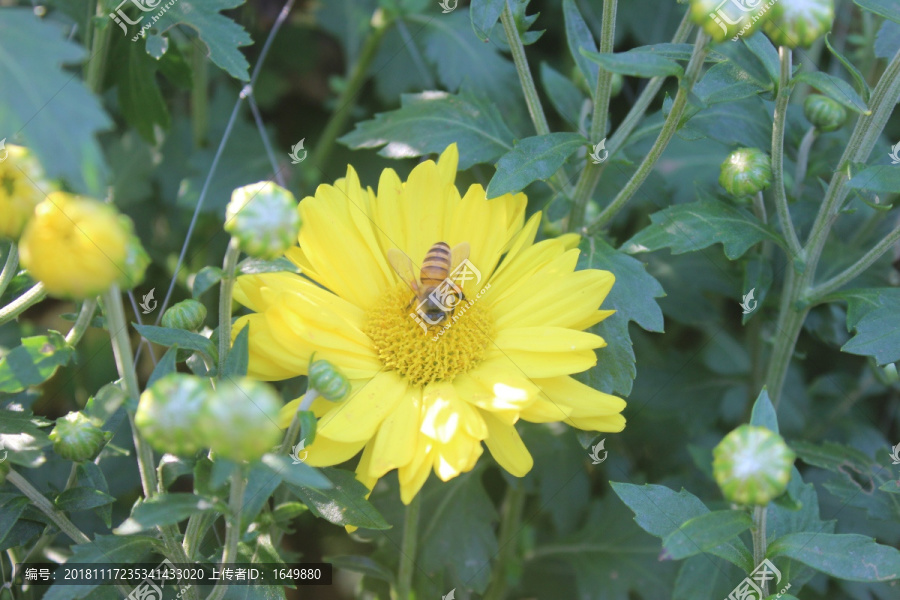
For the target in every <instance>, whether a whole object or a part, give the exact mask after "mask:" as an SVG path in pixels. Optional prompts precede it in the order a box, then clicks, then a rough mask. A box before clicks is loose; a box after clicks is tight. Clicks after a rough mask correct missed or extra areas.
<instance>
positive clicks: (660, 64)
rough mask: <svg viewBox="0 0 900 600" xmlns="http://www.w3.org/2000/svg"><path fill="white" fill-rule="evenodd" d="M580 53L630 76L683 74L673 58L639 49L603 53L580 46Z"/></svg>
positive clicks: (682, 70) (610, 68)
mask: <svg viewBox="0 0 900 600" xmlns="http://www.w3.org/2000/svg"><path fill="white" fill-rule="evenodd" d="M581 54H582V55H583V56H584V57H585V58H587V59H589V60H591V61H593V62H595V63H597V64H599V65H600V66H602V67H603V68H604V69H606V70H607V71H612V72H613V73H619V74H621V75H628V76H630V77H644V78H650V77H668V76H670V75H674V76H675V77H681V76H682V75H684V69H682V68H681V65H679V64H678V63H677V62H675V61H674V60H672V59H669V58H666V57H664V56H660V55H658V54H653V53H651V52H645V51H641V50H640V49H634V50H629V51H627V52H615V53H610V54H604V53H601V52H593V51H591V50H586V49H584V48H582V49H581Z"/></svg>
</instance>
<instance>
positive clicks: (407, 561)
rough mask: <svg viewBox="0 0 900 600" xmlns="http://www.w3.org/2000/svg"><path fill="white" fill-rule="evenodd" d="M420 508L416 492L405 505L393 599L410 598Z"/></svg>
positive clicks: (420, 499) (419, 500)
mask: <svg viewBox="0 0 900 600" xmlns="http://www.w3.org/2000/svg"><path fill="white" fill-rule="evenodd" d="M421 508H422V494H416V495H415V497H414V498H413V499H412V502H410V503H409V506H407V507H406V517H405V519H404V521H403V545H402V547H401V549H400V568H399V569H398V572H397V594H396V596H395V600H410V599H411V598H412V580H413V572H414V570H415V565H416V546H417V545H418V541H419V511H420V510H421Z"/></svg>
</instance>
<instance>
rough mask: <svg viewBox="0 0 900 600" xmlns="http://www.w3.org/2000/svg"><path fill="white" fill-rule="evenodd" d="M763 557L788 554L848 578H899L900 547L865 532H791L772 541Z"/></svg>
mask: <svg viewBox="0 0 900 600" xmlns="http://www.w3.org/2000/svg"><path fill="white" fill-rule="evenodd" d="M766 556H767V557H769V558H774V557H777V556H787V557H789V558H792V559H794V560H797V561H799V562H802V563H803V564H805V565H809V566H810V567H812V568H813V569H816V570H817V571H821V572H822V573H826V574H828V575H831V576H832V577H837V578H839V579H846V580H849V581H890V580H892V579H897V578H898V577H900V550H897V549H896V548H892V547H891V546H884V545H882V544H878V543H876V542H875V540H874V539H872V538H870V537H866V536H864V535H856V534H850V533H814V532H801V533H791V534H788V535H786V536H783V537H780V538H778V539H777V540H775V541H774V542H772V544H771V545H769V549H768V551H767V552H766Z"/></svg>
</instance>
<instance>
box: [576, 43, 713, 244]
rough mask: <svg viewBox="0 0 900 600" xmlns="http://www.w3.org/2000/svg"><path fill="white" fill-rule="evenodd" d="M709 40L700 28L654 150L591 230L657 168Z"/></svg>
mask: <svg viewBox="0 0 900 600" xmlns="http://www.w3.org/2000/svg"><path fill="white" fill-rule="evenodd" d="M708 42H709V36H708V35H707V34H706V33H705V32H704V31H702V30H701V31H699V32H698V33H697V40H696V42H695V43H694V51H693V53H692V54H691V60H690V62H689V63H688V66H687V69H686V70H685V72H684V78H683V79H682V80H681V84H680V85H679V86H678V93H677V94H676V95H675V100H674V101H673V102H672V109H671V110H670V111H669V116H668V117H666V121H665V123H663V126H662V130H660V132H659V136H658V137H657V138H656V141H655V142H654V143H653V147H651V148H650V152H648V153H647V156H646V157H645V158H644V160H643V161H642V162H641V164H640V166H639V167H638V169H637V171H635V173H634V175H632V176H631V179H629V180H628V183H626V184H625V187H623V188H622V190H621V191H620V192H619V193H618V194H617V195H616V197H615V198H614V199H613V201H612V202H610V203H609V206H607V207H606V208H604V209H603V211H602V212H601V213H600V216H599V217H597V220H596V221H594V222H593V223H592V224H591V225H590V227H588V229H587V232H588V233H589V234H590V233H595V232H597V231H599V230H600V229H601V228H603V226H604V225H606V224H607V223H609V222H610V221H611V220H612V219H613V217H615V216H616V214H617V213H618V212H619V210H621V208H622V207H623V206H624V205H625V203H626V202H628V201H629V200H630V199H631V198H632V196H634V194H635V192H637V190H638V188H640V187H641V185H642V184H643V183H644V181H645V180H646V179H647V177H648V176H649V175H650V172H651V171H653V167H654V166H655V165H656V161H657V160H659V157H660V156H662V153H663V152H664V151H665V149H666V146H668V145H669V141H671V139H672V136H674V135H675V132H676V131H678V127H679V126H680V125H681V117H682V116H683V115H684V111H685V108H687V103H688V96H689V95H690V93H691V90H692V89H693V87H694V84H695V83H696V82H697V79H698V78H699V77H700V71H701V70H702V69H703V61H704V60H705V59H706V54H707V52H708V48H707V44H708Z"/></svg>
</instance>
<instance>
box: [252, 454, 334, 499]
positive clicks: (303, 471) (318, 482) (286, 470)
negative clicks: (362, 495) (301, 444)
mask: <svg viewBox="0 0 900 600" xmlns="http://www.w3.org/2000/svg"><path fill="white" fill-rule="evenodd" d="M301 458H303V457H302V456H301ZM262 464H264V465H265V466H266V467H268V468H269V470H271V471H272V472H273V473H275V474H276V475H278V476H279V477H280V478H281V479H282V480H283V481H285V482H287V483H290V484H293V485H296V486H302V487H306V488H316V489H319V490H327V489H330V488H332V487H334V486H333V485H332V483H331V481H329V480H328V477H326V476H325V475H324V474H323V473H322V471H321V470H319V469H315V468H313V467H310V466H309V465H307V464H306V463H303V462H301V463H298V464H294V461H293V460H292V459H291V458H290V457H287V456H279V455H276V454H266V455H265V456H263V457H262Z"/></svg>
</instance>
